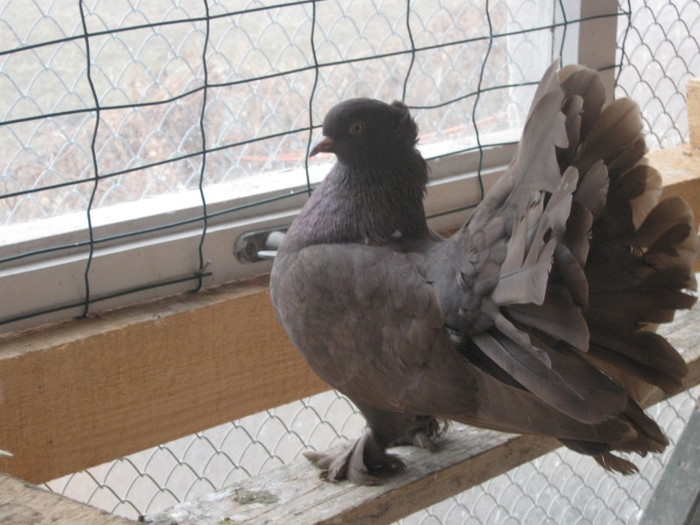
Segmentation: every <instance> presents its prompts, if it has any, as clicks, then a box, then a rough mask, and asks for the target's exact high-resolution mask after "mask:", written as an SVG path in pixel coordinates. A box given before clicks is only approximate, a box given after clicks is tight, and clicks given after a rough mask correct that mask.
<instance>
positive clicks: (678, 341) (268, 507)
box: [148, 305, 700, 525]
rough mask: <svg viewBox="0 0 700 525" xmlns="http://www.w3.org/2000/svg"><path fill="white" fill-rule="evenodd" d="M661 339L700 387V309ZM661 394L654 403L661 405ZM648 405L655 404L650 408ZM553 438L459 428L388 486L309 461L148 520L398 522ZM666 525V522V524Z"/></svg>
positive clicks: (408, 451) (414, 457)
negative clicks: (360, 482) (344, 477)
mask: <svg viewBox="0 0 700 525" xmlns="http://www.w3.org/2000/svg"><path fill="white" fill-rule="evenodd" d="M660 332H661V333H663V334H664V335H666V336H667V337H668V338H669V340H670V341H671V342H672V343H673V344H674V345H675V346H676V347H677V348H679V349H681V350H682V352H683V356H684V358H685V359H686V361H687V362H688V364H689V368H690V372H689V374H688V376H687V377H686V379H685V381H684V386H685V387H686V388H690V387H691V386H694V385H697V384H700V337H699V334H700V305H698V306H696V307H695V308H694V309H693V310H692V311H689V312H683V313H682V314H681V315H678V318H677V319H676V320H675V321H674V322H673V323H671V324H670V325H668V326H664V327H662V329H661V330H660ZM663 397H664V395H663V394H662V393H661V392H660V391H659V392H657V394H656V395H655V396H651V397H650V400H649V404H651V403H655V402H657V401H659V400H661V399H662V398H663ZM647 406H648V405H647ZM558 446H559V445H558V442H557V441H556V440H553V439H548V438H541V437H533V436H513V435H509V434H502V433H498V432H492V431H487V430H477V429H471V428H469V427H465V426H461V425H455V427H454V428H451V429H449V430H448V433H447V435H446V436H445V438H443V441H442V442H441V443H440V446H439V450H438V451H437V452H434V453H433V452H428V451H425V450H416V449H414V448H412V447H399V448H396V449H394V450H395V451H396V452H397V453H398V454H399V455H401V456H402V457H404V458H405V459H406V461H407V463H408V468H407V469H406V471H404V472H402V473H401V474H399V475H398V476H396V477H394V478H392V479H391V480H390V481H388V482H387V483H386V484H384V485H380V486H376V487H358V486H355V485H352V484H350V483H347V482H343V483H335V484H334V483H327V482H324V481H322V480H320V479H319V477H318V470H317V469H316V468H315V467H312V466H311V465H310V464H309V463H308V462H306V461H305V460H303V459H301V460H299V461H297V462H295V463H293V464H291V465H288V466H284V467H281V468H279V469H276V470H274V471H271V472H268V473H266V474H264V475H261V476H258V477H255V478H251V479H248V480H244V481H242V482H239V483H237V484H235V485H233V486H231V487H228V488H226V489H224V490H222V491H219V492H217V493H214V494H211V495H208V496H206V497H204V498H202V499H199V500H196V501H190V502H184V503H181V504H179V505H177V506H175V507H174V508H173V509H171V510H169V511H166V512H164V513H161V514H158V515H155V516H150V517H148V521H152V522H153V523H154V524H155V525H169V524H171V523H177V524H178V525H211V524H216V523H226V521H225V520H227V519H228V520H230V522H231V523H286V524H299V525H302V524H304V525H306V524H311V523H357V524H361V523H373V524H381V523H391V522H393V521H395V520H397V519H399V518H401V517H403V516H406V515H408V514H411V513H413V512H415V511H418V510H420V509H423V508H425V507H427V506H429V505H432V504H433V503H437V502H439V501H442V500H444V499H446V498H448V497H450V496H453V495H455V494H458V493H460V492H463V491H464V490H466V489H468V488H470V487H472V486H475V485H478V484H480V483H483V482H485V481H487V480H489V479H491V478H492V477H494V476H497V475H499V474H501V473H503V472H506V471H508V470H510V469H511V468H514V467H516V466H518V465H520V464H522V463H525V462H527V461H530V460H532V459H534V458H536V457H538V456H540V455H542V454H545V453H547V452H549V451H551V450H554V449H555V448H557V447H558ZM659 523H661V522H659Z"/></svg>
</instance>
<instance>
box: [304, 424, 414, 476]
mask: <svg viewBox="0 0 700 525" xmlns="http://www.w3.org/2000/svg"><path fill="white" fill-rule="evenodd" d="M304 456H306V458H307V459H309V460H310V461H311V462H312V463H313V464H314V465H316V466H317V467H318V468H320V469H322V472H321V477H322V478H323V479H326V480H328V481H333V482H335V481H342V480H344V479H348V480H350V481H352V482H353V483H356V484H358V485H376V484H378V483H379V482H380V479H379V478H380V477H384V476H387V475H389V474H393V473H396V472H400V471H401V470H403V469H404V468H405V466H406V465H405V463H404V462H403V461H402V460H401V458H399V457H398V456H395V455H393V454H387V453H386V451H385V449H384V447H382V446H380V445H379V444H378V443H377V441H376V440H375V439H374V435H373V433H372V429H370V428H369V427H367V428H365V429H364V430H363V431H362V435H361V436H360V438H359V439H358V440H357V441H355V442H354V443H352V444H350V445H348V446H346V447H345V448H344V449H343V450H341V451H340V452H339V453H338V452H306V453H305V454H304Z"/></svg>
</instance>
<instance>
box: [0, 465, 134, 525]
mask: <svg viewBox="0 0 700 525" xmlns="http://www.w3.org/2000/svg"><path fill="white" fill-rule="evenodd" d="M0 523H2V524H3V525H27V524H28V523H31V524H32V525H56V524H59V525H60V524H62V523H65V524H80V525H135V524H136V522H135V521H131V520H127V519H125V518H120V517H118V516H113V515H111V514H108V513H107V512H104V511H102V510H99V509H96V508H95V507H91V506H89V505H84V504H82V503H78V502H77V501H73V500H72V499H69V498H65V497H63V496H60V495H58V494H54V493H53V492H49V491H47V490H43V489H40V488H39V487H35V486H33V485H29V484H28V483H26V482H24V481H21V480H19V479H15V478H13V477H12V476H9V475H7V474H2V473H0Z"/></svg>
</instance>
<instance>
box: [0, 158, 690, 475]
mask: <svg viewBox="0 0 700 525" xmlns="http://www.w3.org/2000/svg"><path fill="white" fill-rule="evenodd" d="M663 155H667V157H664V162H661V161H660V160H659V159H660V158H661V157H662V156H663ZM663 155H662V154H653V155H652V157H651V162H652V163H654V164H657V163H658V164H659V165H660V168H661V172H662V176H663V177H664V186H665V195H670V194H678V195H681V196H683V197H684V198H686V199H688V200H690V201H691V204H692V206H693V208H694V210H695V215H696V217H700V167H699V166H698V165H697V164H696V163H690V164H689V165H687V166H685V165H683V166H684V167H682V168H678V166H676V165H675V164H673V163H677V162H681V161H682V160H683V157H681V160H678V158H676V157H679V156H680V155H683V153H682V151H681V150H672V152H671V153H667V154H663ZM672 159H675V160H672ZM327 388H328V387H327V385H325V384H324V383H323V382H322V381H321V380H319V379H318V378H317V377H316V376H315V375H314V374H313V372H311V370H310V369H309V368H308V366H307V365H306V363H305V362H304V361H303V359H302V358H301V357H300V356H299V354H298V353H297V352H296V350H295V349H294V348H293V347H292V345H291V344H290V343H289V340H288V339H287V337H286V335H285V334H284V332H283V331H282V329H281V327H280V326H279V323H278V322H277V319H276V317H275V315H274V313H273V311H272V307H271V304H270V299H269V293H268V290H267V278H265V277H263V278H260V279H257V280H254V281H249V282H246V283H237V284H232V285H230V286H225V287H221V288H218V289H215V290H211V291H208V292H205V293H200V294H185V295H180V296H177V297H174V298H168V299H164V300H161V301H154V302H151V303H147V304H141V305H137V306H134V307H129V308H123V309H120V310H116V311H113V312H110V313H108V314H105V315H102V316H100V317H92V318H88V319H83V320H78V321H71V322H66V323H62V324H58V325H55V326H51V327H48V328H45V329H42V330H37V331H34V332H25V333H21V334H16V335H14V336H8V335H3V336H0V400H2V402H1V403H0V422H2V424H0V449H5V450H9V451H11V452H13V454H14V456H13V457H11V458H8V459H6V460H3V462H2V463H0V470H2V471H5V472H8V473H10V474H13V475H15V476H17V477H19V478H22V479H25V480H27V481H31V482H33V483H42V482H45V481H48V480H51V479H55V478H57V477H60V476H62V475H65V474H68V473H72V472H77V471H80V470H82V469H85V468H88V467H91V466H94V465H99V464H101V463H104V462H107V461H110V460H112V459H115V458H117V457H121V456H124V455H127V454H131V453H133V452H137V451H140V450H143V449H146V448H149V447H153V446H157V445H159V444H162V443H166V442H168V441H171V440H173V439H177V438H180V437H182V436H186V435H189V434H192V433H193V432H197V431H199V430H203V429H206V428H210V427H213V426H216V425H219V424H222V423H225V422H227V421H231V420H232V419H236V418H239V417H243V416H245V415H249V414H251V413H255V412H258V411H261V410H264V409H267V408H271V407H274V406H278V405H280V404H284V403H287V402H291V401H294V400H296V399H299V398H301V397H305V396H308V395H312V394H315V393H318V392H321V391H323V390H326V389H327Z"/></svg>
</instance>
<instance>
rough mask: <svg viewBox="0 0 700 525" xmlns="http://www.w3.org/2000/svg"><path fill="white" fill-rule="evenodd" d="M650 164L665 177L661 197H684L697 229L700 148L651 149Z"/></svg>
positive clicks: (699, 266)
mask: <svg viewBox="0 0 700 525" xmlns="http://www.w3.org/2000/svg"><path fill="white" fill-rule="evenodd" d="M647 159H648V160H649V164H650V165H651V166H653V167H654V168H656V169H657V170H658V171H659V173H661V176H662V178H663V192H662V194H661V198H662V199H665V198H668V197H682V198H683V199H685V200H686V202H687V203H688V204H689V205H690V207H691V208H692V209H693V212H694V214H695V231H696V232H697V231H698V228H699V226H700V150H698V149H694V148H691V147H690V146H689V145H688V144H681V145H680V146H677V147H675V148H666V149H660V150H656V151H651V152H649V153H648V154H647ZM695 271H700V258H698V259H696V261H695Z"/></svg>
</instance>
